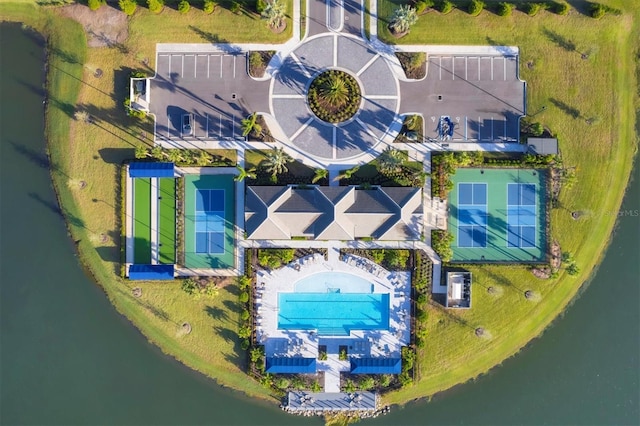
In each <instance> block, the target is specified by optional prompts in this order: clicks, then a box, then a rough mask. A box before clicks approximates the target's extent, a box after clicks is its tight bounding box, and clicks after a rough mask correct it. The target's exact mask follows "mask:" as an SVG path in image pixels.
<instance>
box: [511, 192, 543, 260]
mask: <svg viewBox="0 0 640 426" xmlns="http://www.w3.org/2000/svg"><path fill="white" fill-rule="evenodd" d="M509 185H518V186H519V187H520V186H521V185H533V187H534V192H533V195H534V197H533V201H534V204H533V212H534V215H533V217H534V221H533V222H534V225H533V228H534V233H533V238H534V241H533V246H527V247H524V246H522V226H523V225H520V210H519V209H520V207H522V206H523V204H522V193H521V192H520V191H519V194H518V198H519V199H518V201H519V202H520V204H517V205H516V204H509ZM538 189H539V188H538V184H537V183H535V182H507V189H506V191H507V197H506V198H507V231H506V238H505V242H506V243H507V247H506V248H507V249H521V250H525V249H537V248H538V245H537V244H538V241H537V240H538V237H537V234H538V220H539V218H538V214H537V210H538ZM510 207H518V225H517V226H518V228H519V234H518V240H519V241H518V245H517V246H510V245H509V226H513V225H509V216H510V215H509V208H510ZM526 226H529V227H531V225H526Z"/></svg>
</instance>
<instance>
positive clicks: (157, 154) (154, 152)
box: [151, 145, 166, 160]
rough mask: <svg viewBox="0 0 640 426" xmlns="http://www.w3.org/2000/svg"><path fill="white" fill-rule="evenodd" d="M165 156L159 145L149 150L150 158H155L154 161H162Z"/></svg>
mask: <svg viewBox="0 0 640 426" xmlns="http://www.w3.org/2000/svg"><path fill="white" fill-rule="evenodd" d="M165 155H166V152H165V150H164V148H162V147H161V146H160V145H156V146H154V147H153V148H151V157H153V158H155V159H156V160H164V157H165Z"/></svg>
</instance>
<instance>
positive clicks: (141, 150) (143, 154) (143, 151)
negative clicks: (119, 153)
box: [135, 145, 149, 159]
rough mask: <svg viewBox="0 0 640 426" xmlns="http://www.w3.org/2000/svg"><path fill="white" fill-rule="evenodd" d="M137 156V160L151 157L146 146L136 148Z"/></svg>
mask: <svg viewBox="0 0 640 426" xmlns="http://www.w3.org/2000/svg"><path fill="white" fill-rule="evenodd" d="M135 156H136V158H137V159H141V158H147V157H148V156H149V150H148V149H147V147H146V146H144V145H138V146H136V153H135Z"/></svg>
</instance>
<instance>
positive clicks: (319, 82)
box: [307, 70, 362, 123]
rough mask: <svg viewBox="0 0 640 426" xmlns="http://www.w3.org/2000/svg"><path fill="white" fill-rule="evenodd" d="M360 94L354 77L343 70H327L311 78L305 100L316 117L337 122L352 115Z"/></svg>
mask: <svg viewBox="0 0 640 426" xmlns="http://www.w3.org/2000/svg"><path fill="white" fill-rule="evenodd" d="M361 96H362V95H361V93H360V86H359V85H358V82H357V81H356V79H355V78H353V77H352V76H350V75H349V74H347V73H346V72H344V71H339V70H328V71H325V72H323V73H322V74H320V75H319V76H318V77H316V79H315V80H313V82H312V83H311V86H310V87H309V93H308V95H307V100H308V102H309V107H310V108H311V111H313V113H314V114H315V115H316V116H318V118H320V119H321V120H323V121H327V122H329V123H339V122H341V121H345V120H348V119H349V118H351V117H353V115H354V114H355V113H356V112H357V111H358V108H359V107H360V100H361Z"/></svg>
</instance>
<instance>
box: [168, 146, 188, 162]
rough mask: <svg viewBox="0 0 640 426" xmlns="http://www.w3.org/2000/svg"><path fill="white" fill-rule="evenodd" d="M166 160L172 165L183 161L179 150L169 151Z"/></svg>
mask: <svg viewBox="0 0 640 426" xmlns="http://www.w3.org/2000/svg"><path fill="white" fill-rule="evenodd" d="M167 159H168V160H169V161H171V162H172V163H178V162H180V161H184V157H183V155H182V153H181V152H180V150H179V149H170V150H169V152H168V153H167Z"/></svg>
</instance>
